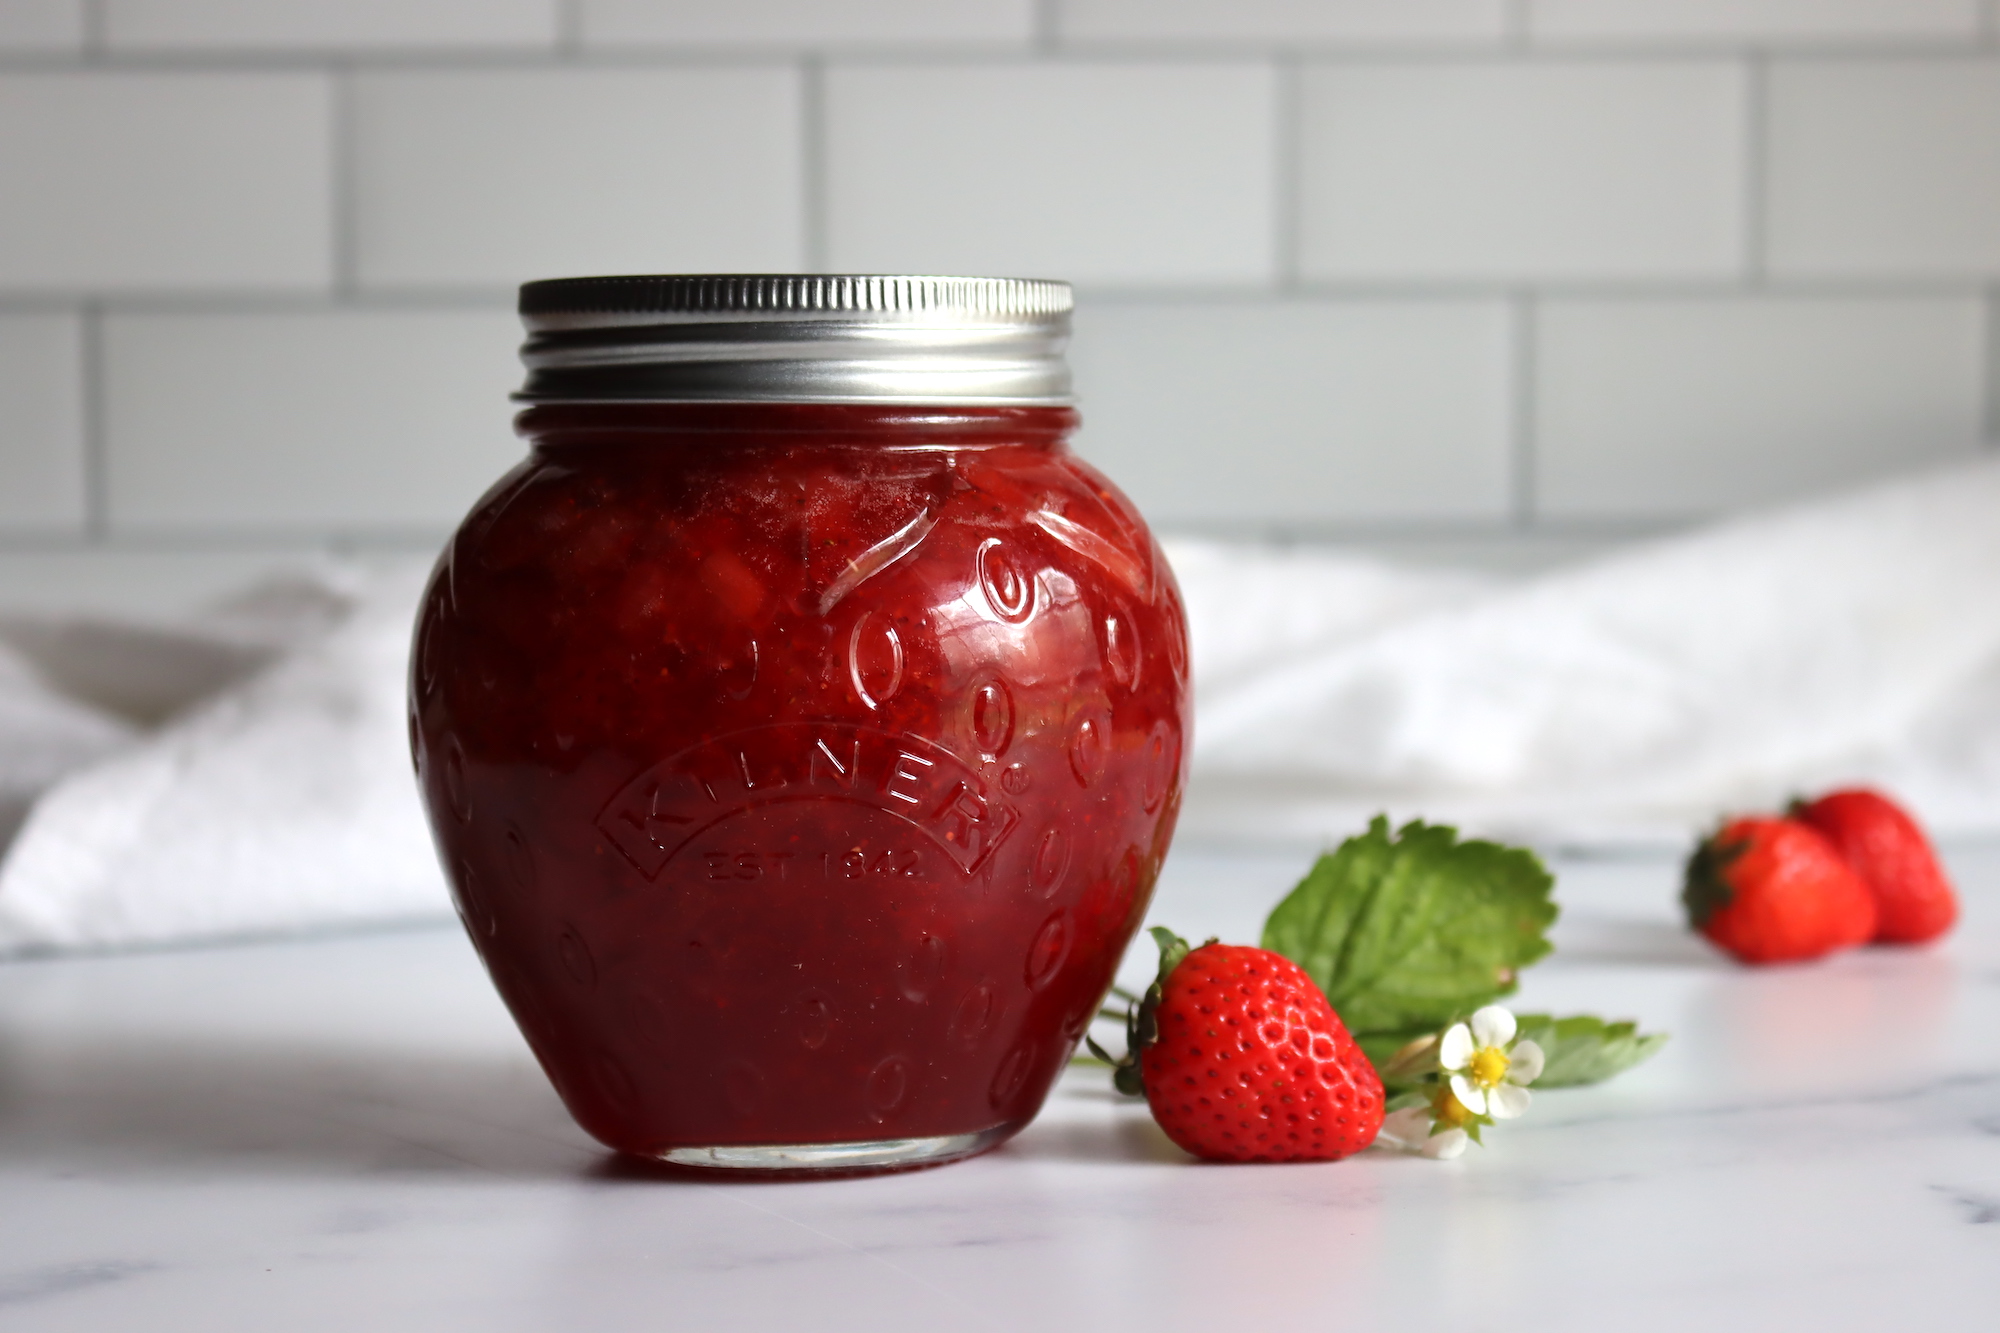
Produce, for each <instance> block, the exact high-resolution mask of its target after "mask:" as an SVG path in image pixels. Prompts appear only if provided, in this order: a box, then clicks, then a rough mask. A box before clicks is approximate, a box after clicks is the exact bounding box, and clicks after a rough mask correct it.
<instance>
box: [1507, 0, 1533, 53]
mask: <svg viewBox="0 0 2000 1333" xmlns="http://www.w3.org/2000/svg"><path fill="white" fill-rule="evenodd" d="M1529 4H1530V0H1507V9H1506V13H1505V15H1504V16H1503V18H1502V23H1503V27H1502V28H1501V34H1500V40H1501V43H1502V45H1503V46H1504V47H1505V49H1507V50H1508V51H1512V52H1515V53H1517V54H1519V53H1523V52H1526V51H1527V50H1528V49H1529V47H1530V46H1531V45H1532V43H1533V36H1532V34H1531V32H1530V29H1531V27H1532V23H1531V22H1530V19H1529V15H1528V7H1529Z"/></svg>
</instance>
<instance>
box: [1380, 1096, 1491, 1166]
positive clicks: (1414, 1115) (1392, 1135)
mask: <svg viewBox="0 0 2000 1333" xmlns="http://www.w3.org/2000/svg"><path fill="white" fill-rule="evenodd" d="M1440 1091H1444V1090H1443V1089H1440ZM1450 1095H1451V1094H1450V1093H1449V1092H1445V1096H1447V1097H1449V1096H1450ZM1382 1137H1383V1138H1385V1139H1387V1140H1388V1141H1389V1142H1390V1143H1393V1144H1395V1145H1396V1146H1397V1147H1399V1148H1405V1149H1408V1150H1409V1151H1411V1152H1420V1153H1422V1154H1423V1155H1424V1156H1426V1157H1436V1158H1438V1159H1440V1160H1442V1161H1447V1162H1448V1161H1450V1160H1451V1159H1452V1158H1454V1157H1456V1156H1458V1155H1459V1154H1460V1153H1462V1152H1464V1151H1465V1145H1466V1144H1468V1143H1470V1142H1471V1141H1472V1139H1471V1136H1470V1135H1468V1134H1467V1133H1466V1132H1465V1131H1464V1130H1462V1129H1459V1128H1457V1127H1456V1126H1453V1125H1451V1124H1449V1123H1448V1118H1440V1117H1439V1116H1438V1114H1437V1112H1436V1111H1435V1110H1434V1109H1433V1108H1432V1107H1430V1106H1406V1107H1404V1108H1403V1109H1402V1110H1400V1111H1391V1112H1389V1114H1388V1115H1387V1116H1386V1117H1384V1118H1383V1121H1382Z"/></svg>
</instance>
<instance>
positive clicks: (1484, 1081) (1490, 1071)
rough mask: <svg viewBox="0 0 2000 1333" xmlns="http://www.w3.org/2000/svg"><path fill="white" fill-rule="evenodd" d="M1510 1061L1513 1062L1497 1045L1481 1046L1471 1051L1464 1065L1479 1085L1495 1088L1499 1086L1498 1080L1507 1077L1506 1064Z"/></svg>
mask: <svg viewBox="0 0 2000 1333" xmlns="http://www.w3.org/2000/svg"><path fill="white" fill-rule="evenodd" d="M1512 1063H1514V1062H1513V1061H1512V1060H1509V1059H1508V1058H1507V1052H1505V1051H1503V1050H1501V1049H1500V1048H1499V1047H1498V1046H1482V1047H1480V1048H1479V1049H1478V1050H1476V1051H1474V1052H1473V1053H1472V1059H1471V1061H1470V1062H1469V1063H1468V1064H1467V1065H1466V1067H1465V1072H1466V1073H1467V1074H1469V1075H1470V1076H1471V1078H1472V1081H1473V1082H1474V1083H1477V1084H1478V1085H1479V1086H1480V1087H1482V1088H1497V1087H1499V1086H1500V1081H1501V1080H1502V1079H1504V1078H1506V1077H1507V1066H1508V1065H1510V1064H1512Z"/></svg>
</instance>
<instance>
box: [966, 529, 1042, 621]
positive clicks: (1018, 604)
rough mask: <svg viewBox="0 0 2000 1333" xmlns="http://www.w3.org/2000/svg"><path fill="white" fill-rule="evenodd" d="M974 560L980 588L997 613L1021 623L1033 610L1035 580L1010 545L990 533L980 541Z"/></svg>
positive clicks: (1003, 617)
mask: <svg viewBox="0 0 2000 1333" xmlns="http://www.w3.org/2000/svg"><path fill="white" fill-rule="evenodd" d="M974 560H975V561H976V563H977V565H978V572H979V588H980V591H981V592H982V593H984V594H985V596H986V604H987V605H988V606H990V607H991V608H992V609H993V614H994V615H996V616H998V617H1000V619H1002V620H1004V621H1007V622H1009V623H1010V624H1016V625H1018V624H1020V623H1021V622H1022V621H1024V620H1026V619H1027V618H1028V617H1029V616H1030V615H1032V614H1033V613H1034V609H1035V585H1034V581H1033V579H1032V578H1030V576H1029V575H1028V573H1027V571H1026V570H1024V569H1023V568H1022V567H1021V562H1020V558H1019V557H1018V556H1017V555H1016V554H1015V553H1014V551H1013V549H1012V548H1011V547H1009V546H1008V545H1007V544H1006V543H1005V542H1003V541H1001V540H1000V539H999V538H998V537H989V538H987V539H986V540H985V541H984V542H981V543H980V546H979V553H978V555H976V556H975V557H974Z"/></svg>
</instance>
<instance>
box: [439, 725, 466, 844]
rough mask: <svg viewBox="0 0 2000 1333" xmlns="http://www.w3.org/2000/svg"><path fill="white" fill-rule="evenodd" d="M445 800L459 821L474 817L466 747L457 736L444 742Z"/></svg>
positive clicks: (464, 821) (453, 815)
mask: <svg viewBox="0 0 2000 1333" xmlns="http://www.w3.org/2000/svg"><path fill="white" fill-rule="evenodd" d="M444 800H445V804H446V805H448V806H450V807H451V813H452V817H453V818H455V819H457V820H458V822H459V823H461V824H464V823H467V822H469V821H470V820H471V819H472V792H471V789H470V788H469V787H468V786H467V784H466V780H465V747H464V746H462V745H460V744H459V743H458V737H456V736H452V737H450V738H448V739H447V740H446V741H445V743H444Z"/></svg>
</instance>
